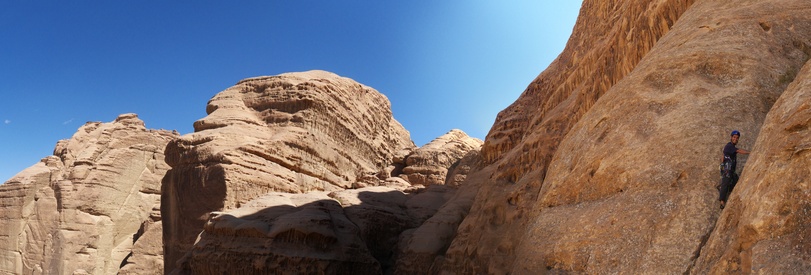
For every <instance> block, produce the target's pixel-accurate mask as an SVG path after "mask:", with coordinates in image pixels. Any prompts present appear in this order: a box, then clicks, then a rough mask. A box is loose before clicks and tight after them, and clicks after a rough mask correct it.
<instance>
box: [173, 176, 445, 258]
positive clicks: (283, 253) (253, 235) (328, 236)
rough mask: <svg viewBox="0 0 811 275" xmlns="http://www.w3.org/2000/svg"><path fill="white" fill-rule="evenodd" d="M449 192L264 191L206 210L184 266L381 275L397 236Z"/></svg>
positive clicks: (428, 213) (439, 189) (376, 189)
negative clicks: (226, 208)
mask: <svg viewBox="0 0 811 275" xmlns="http://www.w3.org/2000/svg"><path fill="white" fill-rule="evenodd" d="M451 190H453V188H450V187H446V186H431V187H429V188H427V189H424V190H423V191H422V192H416V193H410V194H406V193H403V192H401V191H399V190H395V189H391V188H388V187H366V188H361V189H353V190H343V191H335V192H329V193H327V192H318V191H317V192H311V193H306V194H289V193H269V194H267V195H265V196H262V197H259V198H257V199H254V200H252V201H249V202H248V203H246V204H245V205H243V206H242V207H240V208H237V209H234V210H231V211H227V212H221V213H213V214H212V217H211V218H210V219H209V220H208V222H207V223H206V225H205V227H204V230H203V232H202V233H201V234H200V237H199V240H198V241H197V242H196V243H195V244H194V248H193V249H192V252H191V253H190V254H189V256H188V257H189V259H188V260H187V261H188V262H189V266H190V270H191V273H193V274H223V273H238V274H257V273H267V272H271V273H273V272H282V271H283V272H287V273H291V274H313V273H324V274H381V273H384V272H386V273H389V272H391V268H392V267H393V265H394V260H395V257H396V249H395V248H396V247H397V243H398V241H399V239H400V233H401V232H403V231H404V230H407V229H411V228H415V227H416V226H417V225H419V224H422V222H423V221H424V220H425V218H426V217H429V216H431V215H433V212H436V210H437V209H438V208H439V206H440V205H441V202H444V201H445V200H447V199H443V198H442V197H445V198H447V196H448V195H449V194H452V192H448V191H451ZM437 196H439V198H437ZM436 202H440V203H439V204H437V203H436Z"/></svg>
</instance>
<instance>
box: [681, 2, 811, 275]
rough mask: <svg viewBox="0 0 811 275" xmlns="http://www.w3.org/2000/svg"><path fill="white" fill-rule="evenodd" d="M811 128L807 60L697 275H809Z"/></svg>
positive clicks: (769, 121)
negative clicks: (736, 274)
mask: <svg viewBox="0 0 811 275" xmlns="http://www.w3.org/2000/svg"><path fill="white" fill-rule="evenodd" d="M807 11H808V9H807V8H806V12H807ZM772 26H774V25H772ZM777 26H778V27H779V26H780V25H777ZM808 57H809V56H808V55H806V57H805V59H806V60H807V59H808ZM809 128H811V63H808V62H806V65H805V66H803V69H802V70H801V71H800V72H799V73H798V77H797V79H796V80H795V81H793V83H792V84H791V85H790V86H789V87H788V89H787V90H786V91H785V92H784V93H783V94H782V95H781V96H780V99H778V100H777V102H776V103H775V105H774V107H772V109H771V111H769V115H768V116H767V117H766V121H765V122H764V126H763V128H762V129H761V132H760V135H759V136H758V137H757V142H755V146H754V149H753V152H754V153H753V154H752V156H751V157H750V159H749V164H748V165H747V167H746V169H745V170H744V171H743V173H742V174H741V176H742V178H741V181H740V182H738V184H737V185H736V187H735V189H734V191H733V193H732V196H731V198H730V200H729V204H728V206H727V207H726V209H725V210H724V212H723V213H722V214H721V217H720V218H719V219H718V222H717V223H716V225H715V230H714V231H713V233H712V235H711V236H710V238H709V241H708V242H707V244H706V245H705V246H704V247H703V249H702V250H701V255H700V257H699V258H698V260H697V261H696V266H695V267H694V268H693V270H692V273H694V274H734V273H751V274H811V180H809V179H811V168H810V167H811V130H809Z"/></svg>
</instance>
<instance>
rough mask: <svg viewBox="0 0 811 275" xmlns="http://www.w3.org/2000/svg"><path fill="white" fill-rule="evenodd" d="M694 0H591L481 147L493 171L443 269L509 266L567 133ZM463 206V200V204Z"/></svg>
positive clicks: (494, 269)
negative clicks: (568, 35) (556, 53)
mask: <svg viewBox="0 0 811 275" xmlns="http://www.w3.org/2000/svg"><path fill="white" fill-rule="evenodd" d="M692 3H693V1H674V0H666V1H646V0H635V1H599V0H585V1H584V2H583V7H582V8H581V10H580V16H579V17H578V19H577V22H576V24H575V27H574V30H573V33H572V36H571V38H570V39H569V41H568V43H567V45H566V48H565V49H564V51H563V52H562V53H561V54H560V55H559V56H558V58H557V59H556V60H555V61H553V62H552V64H550V65H549V67H548V68H547V69H546V70H544V72H542V73H541V74H540V75H539V76H538V77H537V78H536V79H535V80H534V81H532V83H531V84H530V85H529V87H527V89H526V90H525V91H524V93H523V94H522V95H521V96H520V97H519V98H518V99H517V100H516V101H515V103H513V104H512V105H510V106H509V107H508V108H507V109H505V110H503V111H501V112H500V113H499V115H498V117H497V118H496V122H495V124H494V125H493V127H492V128H491V130H490V133H488V135H487V138H486V139H485V143H484V145H483V146H482V159H483V162H484V163H486V164H489V165H492V166H494V167H492V168H491V169H489V170H490V171H492V173H493V174H492V177H491V176H490V175H483V176H485V177H488V178H491V179H487V181H488V182H486V183H484V184H481V185H480V186H481V189H480V190H479V191H478V195H477V198H476V199H475V203H474V204H473V205H472V206H470V205H469V206H468V208H469V209H470V215H469V216H468V217H467V218H466V219H465V221H464V222H463V223H462V224H461V225H460V226H459V230H458V234H459V235H458V236H456V238H455V239H454V241H453V244H452V245H450V248H449V249H448V251H447V255H445V257H443V258H444V259H445V260H444V261H445V265H444V268H445V270H446V271H448V272H459V273H507V272H509V271H510V268H511V264H512V262H513V261H514V260H515V259H516V258H515V257H514V255H515V251H516V250H515V249H516V247H517V246H518V243H519V242H520V241H521V240H522V239H523V238H524V234H525V230H526V228H527V227H528V226H529V224H530V220H531V217H533V216H534V215H536V213H535V212H534V210H533V208H534V205H535V201H536V200H537V198H538V194H539V192H540V189H541V186H542V184H543V178H544V177H545V176H546V170H547V168H548V166H549V163H550V162H551V159H552V157H553V155H554V154H555V153H556V151H557V148H558V145H559V144H560V142H561V140H563V138H564V137H565V136H566V135H567V134H568V133H569V131H570V129H571V128H572V127H573V126H574V125H575V123H577V122H578V121H579V120H580V119H581V117H583V116H584V115H585V114H586V113H587V112H588V111H589V109H591V107H592V106H594V104H595V102H597V101H598V99H599V98H600V97H601V96H602V95H604V94H605V93H606V92H607V91H608V90H609V89H610V88H611V87H612V86H613V85H615V84H616V83H617V82H619V81H620V80H621V79H623V78H624V77H625V76H626V75H627V74H628V73H630V72H631V71H632V70H633V69H634V68H635V67H636V65H637V64H638V62H639V61H640V60H641V59H642V58H643V57H644V56H645V55H646V54H647V53H648V52H649V51H650V50H651V48H652V47H653V46H654V45H655V44H656V43H657V41H658V40H659V39H660V38H661V37H662V36H663V35H665V34H666V33H667V32H668V31H670V29H671V28H672V27H673V25H674V24H675V23H676V22H677V20H679V17H680V16H681V14H682V13H683V12H684V11H685V10H687V9H688V8H689V7H690V5H691V4H692ZM459 207H461V208H465V207H462V206H461V205H460V206H459Z"/></svg>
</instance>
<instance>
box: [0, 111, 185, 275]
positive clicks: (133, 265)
mask: <svg viewBox="0 0 811 275" xmlns="http://www.w3.org/2000/svg"><path fill="white" fill-rule="evenodd" d="M176 137H177V134H175V133H172V132H169V131H164V130H148V129H146V128H145V127H144V123H143V121H141V120H140V119H138V117H137V116H136V115H134V114H125V115H121V116H119V117H118V118H117V119H116V120H115V121H114V122H111V123H99V122H89V123H87V124H85V125H84V126H82V127H80V128H79V130H78V131H77V132H76V134H74V135H73V137H72V138H71V139H69V140H63V141H60V142H58V143H57V145H56V148H55V149H54V155H53V156H49V157H46V158H44V159H42V161H41V162H39V163H37V164H35V165H34V166H32V167H30V168H27V169H25V170H23V171H22V172H20V173H18V174H17V175H16V176H14V177H12V178H11V179H10V180H8V181H7V182H6V183H5V184H3V185H0V205H1V206H2V207H0V228H2V229H3V230H2V235H0V273H11V274H115V273H117V272H119V269H120V268H121V267H122V266H125V267H127V268H129V269H132V270H137V271H138V272H141V273H161V272H162V271H163V266H162V262H163V259H162V254H163V253H162V251H161V250H160V247H161V246H160V238H158V239H152V240H148V239H149V238H148V237H144V236H143V235H142V234H139V229H141V228H142V224H143V223H145V222H146V221H152V222H151V223H153V224H154V223H159V218H155V217H153V218H150V215H151V214H153V213H156V212H157V208H158V207H160V201H159V199H160V181H161V179H162V178H163V176H164V174H165V172H166V171H167V170H168V169H169V166H168V165H167V164H166V163H165V162H164V160H163V159H164V156H163V149H164V148H165V147H166V144H167V143H168V142H169V141H170V140H172V139H174V138H176ZM152 237H156V236H152ZM158 237H159V236H158ZM136 239H137V240H136ZM134 259H139V260H137V261H134ZM125 273H126V272H125Z"/></svg>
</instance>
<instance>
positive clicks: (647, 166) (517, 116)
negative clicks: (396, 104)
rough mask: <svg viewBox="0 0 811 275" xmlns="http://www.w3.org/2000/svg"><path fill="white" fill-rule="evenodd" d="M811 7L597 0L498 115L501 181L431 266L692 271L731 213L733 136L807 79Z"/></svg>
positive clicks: (496, 154) (487, 157)
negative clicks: (723, 181)
mask: <svg viewBox="0 0 811 275" xmlns="http://www.w3.org/2000/svg"><path fill="white" fill-rule="evenodd" d="M810 5H811V4H809V3H807V2H805V1H757V2H751V1H704V2H696V3H693V2H692V1H623V2H621V3H619V2H611V3H609V2H607V1H585V2H584V5H583V8H582V10H581V16H580V18H579V19H578V24H577V25H576V27H575V29H574V33H573V35H572V38H571V39H570V41H569V44H568V45H567V49H566V50H565V51H564V52H563V53H562V54H561V56H560V57H559V58H558V59H557V60H556V61H555V63H553V64H552V65H550V67H549V68H548V69H547V70H546V71H544V72H543V73H542V74H541V75H540V76H539V77H538V79H536V81H534V82H533V83H532V84H530V87H529V88H528V89H527V91H525V92H524V94H523V95H522V96H521V97H520V98H519V99H518V100H517V101H516V103H514V104H513V105H512V106H510V107H509V108H507V109H506V110H505V111H503V112H502V113H501V114H500V115H499V117H498V119H497V121H496V124H495V125H494V126H493V129H492V130H491V132H490V134H489V135H488V137H487V139H486V140H485V144H484V147H483V149H482V156H483V159H484V161H485V163H486V164H487V163H490V165H489V166H488V167H494V168H492V174H491V175H490V179H489V180H488V181H489V182H487V183H486V184H480V185H478V186H480V188H479V190H478V194H477V196H476V199H475V200H474V201H475V202H474V203H473V204H472V206H471V208H470V210H469V214H468V215H467V217H466V218H465V219H464V221H463V222H461V224H460V225H459V227H458V229H457V231H456V236H454V238H453V241H452V243H451V244H450V246H449V248H448V249H447V250H446V251H439V252H438V253H437V256H436V257H435V258H434V259H433V262H432V265H433V267H432V268H436V266H440V268H439V270H441V271H442V272H448V273H453V272H463V273H517V274H535V273H537V272H540V271H549V272H585V273H613V272H631V273H636V272H651V273H685V272H689V271H690V270H691V268H692V266H693V264H694V263H695V259H696V258H697V257H698V256H699V251H701V249H702V247H703V245H704V242H705V241H706V240H707V239H708V238H709V236H710V235H711V233H712V231H713V228H714V227H715V223H716V219H717V218H718V215H719V213H720V212H719V211H720V210H719V209H718V202H717V196H718V195H717V190H716V189H715V188H714V186H715V184H716V183H717V181H718V172H717V163H718V159H719V158H720V156H721V148H722V147H723V145H724V144H725V143H726V142H727V141H728V140H729V132H730V131H731V130H733V129H738V130H741V131H743V132H744V133H746V134H745V135H744V139H743V140H742V142H741V144H739V146H740V147H742V148H752V147H753V144H754V142H755V140H756V139H757V138H758V134H759V133H760V131H761V127H763V125H764V121H765V119H766V115H767V114H768V113H769V111H770V109H771V108H772V105H773V104H774V103H775V101H777V99H778V98H780V97H781V95H782V94H783V92H784V91H785V90H786V89H787V87H788V86H789V84H790V83H792V82H794V81H795V77H796V75H797V74H798V72H799V71H800V69H801V68H802V67H803V65H804V64H805V63H806V61H807V60H808V55H809V53H811V51H809V50H808V49H809V46H808V45H811V41H810V40H809V38H810V37H811V31H810V29H809V22H811V19H810V18H809V16H808V14H809V13H808V11H809V6H810ZM778 7H779V8H778ZM612 20H614V21H612ZM586 22H590V23H586ZM592 30H593V32H592ZM632 38H636V39H632ZM618 41H622V42H621V43H620V42H618ZM617 53H624V54H619V55H613V54H617ZM592 54H593V55H592ZM589 56H591V57H592V58H591V59H589V58H588V57H589ZM603 58H604V59H603ZM600 60H602V61H600ZM607 60H610V61H607ZM578 70H580V72H581V73H577V71H578ZM595 83H597V84H595ZM757 153H758V152H757V151H756V152H754V153H753V154H757ZM741 159H742V162H743V163H742V164H741V165H739V170H741V169H750V166H751V164H750V163H747V161H746V157H744V156H742V157H741ZM746 173H747V172H744V177H745V176H746ZM468 178H470V177H468ZM469 186H475V185H473V184H471V185H469ZM462 189H465V187H464V185H463V187H462ZM460 192H461V190H460ZM451 202H453V199H452V200H451ZM448 205H452V204H451V203H449V204H448ZM439 213H442V209H440V211H439Z"/></svg>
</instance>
